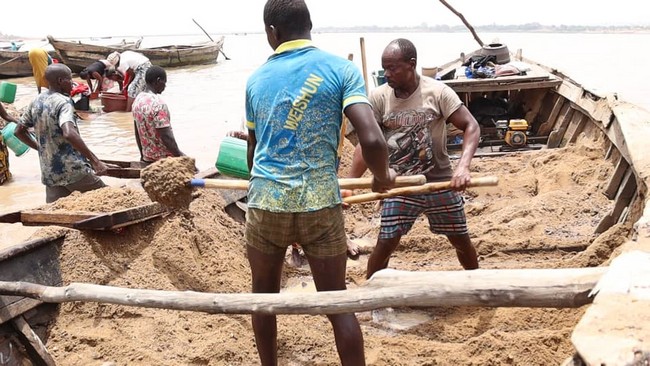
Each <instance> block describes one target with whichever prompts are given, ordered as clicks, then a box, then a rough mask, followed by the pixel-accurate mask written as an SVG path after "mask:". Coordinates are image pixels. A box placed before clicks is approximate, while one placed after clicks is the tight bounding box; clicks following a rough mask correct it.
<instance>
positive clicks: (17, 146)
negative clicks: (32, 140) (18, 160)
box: [2, 122, 29, 156]
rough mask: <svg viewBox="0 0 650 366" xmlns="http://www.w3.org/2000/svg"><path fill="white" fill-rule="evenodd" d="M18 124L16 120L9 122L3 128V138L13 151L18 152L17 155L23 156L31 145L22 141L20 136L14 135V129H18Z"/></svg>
mask: <svg viewBox="0 0 650 366" xmlns="http://www.w3.org/2000/svg"><path fill="white" fill-rule="evenodd" d="M17 126H18V125H17V124H16V123H14V122H9V123H8V124H7V125H6V126H5V127H4V128H3V129H2V139H3V140H4V142H5V144H6V145H7V147H9V148H10V149H11V151H13V152H14V154H16V156H21V155H23V154H24V153H26V152H27V150H29V146H27V145H26V144H25V143H24V142H22V141H20V140H19V139H18V137H16V136H15V135H14V131H15V130H16V127H17Z"/></svg>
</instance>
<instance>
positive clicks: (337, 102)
mask: <svg viewBox="0 0 650 366" xmlns="http://www.w3.org/2000/svg"><path fill="white" fill-rule="evenodd" d="M355 103H369V102H368V98H367V97H366V91H365V86H364V81H363V77H362V76H361V73H360V72H359V69H358V68H357V67H356V66H355V65H354V64H353V63H352V62H350V61H349V60H346V59H344V58H342V57H338V56H335V55H332V54H330V53H327V52H325V51H322V50H319V49H318V48H316V47H314V46H313V45H312V43H311V41H309V40H295V41H291V42H286V43H283V44H282V45H280V47H278V48H277V49H276V52H275V53H274V54H273V55H272V56H271V57H270V58H269V59H268V60H267V62H266V63H265V64H264V65H262V66H261V67H260V68H259V69H258V70H257V71H255V73H253V75H251V77H250V78H249V79H248V83H247V85H246V121H247V122H246V125H247V127H248V129H250V130H254V131H255V136H256V138H257V146H256V148H255V154H254V158H253V168H252V171H251V181H250V186H249V192H248V205H249V207H253V208H259V209H264V210H268V211H275V212H308V211H315V210H320V209H322V208H326V207H331V206H334V205H336V204H340V203H341V196H340V192H339V186H338V178H337V175H336V164H337V163H336V161H337V156H336V155H337V148H338V144H339V139H340V138H342V136H340V130H341V123H342V114H341V112H342V111H343V110H344V109H345V108H346V107H347V106H349V105H351V104H355Z"/></svg>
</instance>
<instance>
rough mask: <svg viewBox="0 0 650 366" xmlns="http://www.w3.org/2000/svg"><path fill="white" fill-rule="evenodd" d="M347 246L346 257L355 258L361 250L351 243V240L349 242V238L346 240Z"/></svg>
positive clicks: (357, 245)
mask: <svg viewBox="0 0 650 366" xmlns="http://www.w3.org/2000/svg"><path fill="white" fill-rule="evenodd" d="M347 245H348V256H350V257H356V256H358V255H359V252H360V251H361V248H359V244H357V243H355V242H353V241H352V240H350V238H347Z"/></svg>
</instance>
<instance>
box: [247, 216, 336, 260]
mask: <svg viewBox="0 0 650 366" xmlns="http://www.w3.org/2000/svg"><path fill="white" fill-rule="evenodd" d="M246 241H247V242H248V245H250V246H252V247H254V248H256V249H258V250H260V251H262V252H264V253H267V254H280V253H285V252H286V250H287V247H288V246H289V245H292V244H294V243H298V244H300V246H301V247H302V249H303V250H304V251H305V253H306V254H307V255H310V256H314V257H332V256H336V255H340V254H344V253H345V252H346V251H347V244H346V243H347V241H346V235H345V226H344V222H343V210H342V209H341V205H337V206H334V207H329V208H324V209H321V210H318V211H312V212H271V211H266V210H260V209H255V208H251V207H249V208H248V212H247V213H246Z"/></svg>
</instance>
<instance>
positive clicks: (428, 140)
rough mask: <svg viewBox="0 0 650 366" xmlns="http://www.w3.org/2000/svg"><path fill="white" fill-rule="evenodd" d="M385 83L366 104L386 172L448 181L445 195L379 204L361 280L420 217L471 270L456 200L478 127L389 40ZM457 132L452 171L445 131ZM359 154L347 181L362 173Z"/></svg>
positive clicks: (401, 44) (470, 249) (407, 44)
mask: <svg viewBox="0 0 650 366" xmlns="http://www.w3.org/2000/svg"><path fill="white" fill-rule="evenodd" d="M381 65H382V67H383V68H384V76H385V77H386V80H387V82H386V84H384V85H381V86H379V87H377V88H375V89H374V90H373V91H372V93H371V94H370V102H371V103H372V109H373V112H374V113H375V119H376V120H377V122H378V123H379V126H380V127H381V129H382V131H383V132H384V137H385V138H386V141H387V143H388V150H389V159H390V166H391V167H392V168H394V169H395V170H396V171H397V172H398V173H399V174H400V175H414V174H424V175H425V176H426V177H427V181H429V182H440V181H447V180H449V181H451V187H452V189H449V190H443V191H437V192H431V193H427V194H422V195H410V196H397V197H391V198H387V199H384V200H383V202H382V203H383V204H382V211H381V229H380V231H379V237H378V238H377V245H376V246H375V249H373V251H372V254H370V258H369V259H368V270H367V272H366V276H367V278H370V277H372V275H373V274H374V273H375V272H377V271H379V270H381V269H384V268H386V267H387V266H388V261H389V259H390V256H391V254H392V253H393V252H394V251H395V249H396V248H397V246H398V245H399V242H400V239H401V238H402V236H403V235H406V234H407V233H408V232H409V230H410V229H411V227H412V226H413V224H414V223H415V221H416V219H417V218H418V217H419V216H420V215H425V216H426V217H427V219H428V220H429V230H430V231H431V232H433V233H436V234H442V235H445V236H446V237H447V238H448V239H449V242H450V243H451V244H452V246H453V247H454V249H455V250H456V256H457V257H458V261H459V262H460V264H461V265H462V266H463V268H464V269H476V268H478V258H477V255H476V249H475V248H474V246H473V245H472V241H471V240H470V236H469V233H468V229H467V220H466V217H465V209H464V203H463V198H462V196H461V195H460V194H459V193H458V191H462V190H464V189H465V188H466V187H467V184H469V181H470V169H469V167H470V163H471V161H472V158H473V157H474V152H475V151H476V148H477V146H478V140H479V135H480V128H479V125H478V122H476V119H474V116H472V114H471V113H470V112H469V110H468V109H467V107H465V105H464V104H463V102H462V101H461V100H460V98H459V97H458V95H457V94H456V92H454V90H453V89H451V88H450V87H449V86H447V85H445V84H444V83H442V82H440V81H437V80H434V79H433V78H429V77H427V76H421V75H419V74H418V73H417V71H416V65H417V51H416V49H415V46H414V45H413V43H412V42H411V41H409V40H407V39H404V38H399V39H396V40H393V41H392V42H390V43H389V44H388V46H386V48H385V49H384V52H383V53H382V56H381ZM447 124H451V125H453V126H454V127H456V128H458V129H459V130H460V131H463V152H462V154H461V156H460V159H459V160H458V164H457V165H456V167H455V169H453V168H452V165H451V161H450V160H449V155H448V154H447V132H446V126H447ZM359 152H360V151H359V148H358V147H357V150H356V151H355V153H354V157H353V160H352V167H351V168H350V175H349V177H350V178H356V177H360V176H361V175H362V174H363V173H364V171H365V170H366V166H365V164H364V161H363V160H364V159H362V158H361V154H360V153H359Z"/></svg>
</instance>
